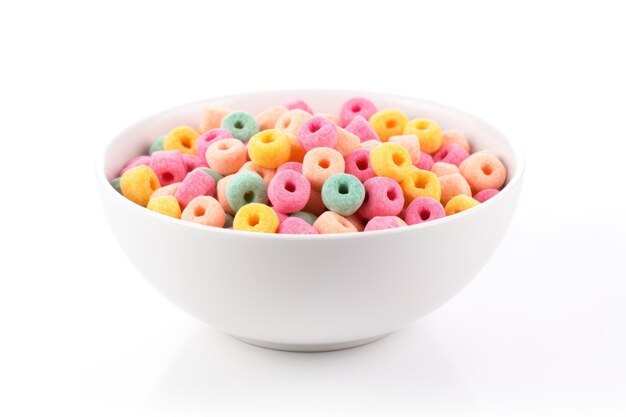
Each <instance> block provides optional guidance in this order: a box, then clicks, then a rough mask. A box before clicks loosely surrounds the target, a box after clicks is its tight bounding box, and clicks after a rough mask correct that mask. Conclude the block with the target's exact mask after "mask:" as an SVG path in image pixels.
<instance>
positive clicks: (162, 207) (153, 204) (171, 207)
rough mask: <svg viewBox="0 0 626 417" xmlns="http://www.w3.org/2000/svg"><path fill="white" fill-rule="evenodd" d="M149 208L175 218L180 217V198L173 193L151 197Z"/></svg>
mask: <svg viewBox="0 0 626 417" xmlns="http://www.w3.org/2000/svg"><path fill="white" fill-rule="evenodd" d="M148 210H152V211H156V212H157V213H161V214H165V215H166V216H170V217H173V218H175V219H180V215H181V211H180V205H179V204H178V200H176V198H175V197H173V196H171V195H163V196H161V197H156V198H151V199H150V201H149V202H148Z"/></svg>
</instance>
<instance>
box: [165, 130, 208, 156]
mask: <svg viewBox="0 0 626 417" xmlns="http://www.w3.org/2000/svg"><path fill="white" fill-rule="evenodd" d="M199 136H200V134H199V133H198V132H196V131H195V130H194V129H192V128H190V127H189V126H178V127H175V128H174V129H172V130H170V132H169V133H168V134H167V135H165V138H164V139H163V150H166V151H172V150H174V151H179V152H180V153H188V154H192V155H195V154H196V139H198V137H199Z"/></svg>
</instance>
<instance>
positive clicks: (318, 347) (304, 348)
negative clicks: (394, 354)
mask: <svg viewBox="0 0 626 417" xmlns="http://www.w3.org/2000/svg"><path fill="white" fill-rule="evenodd" d="M388 334H389V333H387V334H383V335H380V336H374V337H368V338H366V339H358V340H350V341H348V342H340V343H320V344H291V343H274V342H266V341H264V340H255V339H248V338H246V337H239V336H235V335H231V336H233V337H234V338H235V339H238V340H241V341H242V342H246V343H248V344H251V345H255V346H260V347H263V348H266V349H274V350H284V351H288V352H328V351H332V350H341V349H350V348H353V347H357V346H362V345H366V344H368V343H372V342H375V341H377V340H380V339H382V338H383V337H385V336H387V335H388Z"/></svg>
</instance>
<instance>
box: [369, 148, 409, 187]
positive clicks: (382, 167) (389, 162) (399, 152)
mask: <svg viewBox="0 0 626 417" xmlns="http://www.w3.org/2000/svg"><path fill="white" fill-rule="evenodd" d="M370 164H371V166H372V169H373V170H374V172H375V173H376V175H378V176H380V177H388V178H392V179H394V180H396V181H398V182H400V181H402V180H403V179H404V178H406V176H407V175H408V174H409V172H411V171H412V170H413V169H415V168H414V167H413V163H412V159H411V154H409V151H407V150H406V149H405V148H403V147H402V146H400V145H399V144H397V143H393V142H387V143H383V144H382V145H380V146H378V147H376V148H374V149H372V150H371V151H370Z"/></svg>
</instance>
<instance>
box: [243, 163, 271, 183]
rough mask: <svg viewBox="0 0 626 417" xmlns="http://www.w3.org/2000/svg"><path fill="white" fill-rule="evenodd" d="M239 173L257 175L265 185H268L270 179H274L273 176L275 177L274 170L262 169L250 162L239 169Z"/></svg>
mask: <svg viewBox="0 0 626 417" xmlns="http://www.w3.org/2000/svg"><path fill="white" fill-rule="evenodd" d="M241 171H252V172H256V173H257V174H259V175H260V176H261V178H263V181H264V182H265V185H270V181H271V180H272V178H274V175H276V170H275V169H269V168H264V167H262V166H261V165H258V164H255V163H254V162H252V161H248V162H246V163H245V164H243V166H242V167H241V169H239V172H241Z"/></svg>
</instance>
